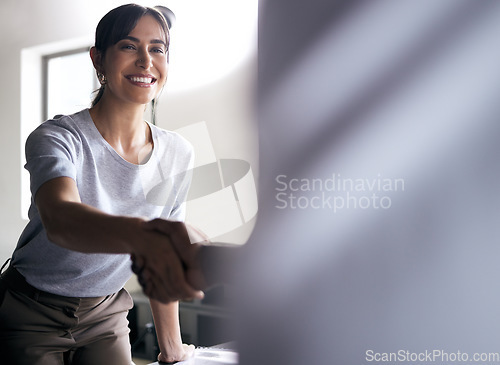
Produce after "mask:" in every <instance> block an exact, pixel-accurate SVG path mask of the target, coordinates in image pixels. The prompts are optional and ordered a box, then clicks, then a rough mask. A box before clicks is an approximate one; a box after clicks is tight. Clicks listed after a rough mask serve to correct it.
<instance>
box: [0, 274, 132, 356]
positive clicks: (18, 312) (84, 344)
mask: <svg viewBox="0 0 500 365" xmlns="http://www.w3.org/2000/svg"><path fill="white" fill-rule="evenodd" d="M132 305H133V303H132V298H131V297H130V295H129V294H128V293H127V291H126V290H125V289H122V290H120V291H119V292H118V293H115V294H113V295H109V296H106V297H100V298H70V297H62V296H59V295H54V294H50V293H46V292H43V291H40V290H38V289H35V288H34V287H32V286H31V285H29V284H28V283H27V282H26V280H25V279H24V277H23V276H22V275H21V274H20V273H19V272H18V271H17V270H16V269H14V268H13V267H9V269H7V271H6V272H5V273H4V274H3V275H2V276H1V278H0V363H2V364H9V365H16V364H30V365H49V364H50V365H59V364H80V365H84V364H88V365H99V364H103V365H104V364H105V365H115V364H116V365H128V364H130V363H131V362H132V359H131V349H130V341H129V328H128V320H127V314H128V311H129V309H131V308H132Z"/></svg>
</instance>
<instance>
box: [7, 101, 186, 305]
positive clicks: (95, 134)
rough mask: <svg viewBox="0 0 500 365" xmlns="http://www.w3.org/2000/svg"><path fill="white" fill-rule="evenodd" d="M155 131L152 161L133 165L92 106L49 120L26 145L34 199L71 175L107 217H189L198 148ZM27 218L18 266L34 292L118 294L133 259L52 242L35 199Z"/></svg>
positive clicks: (85, 198)
mask: <svg viewBox="0 0 500 365" xmlns="http://www.w3.org/2000/svg"><path fill="white" fill-rule="evenodd" d="M150 128H151V131H152V137H153V142H154V148H153V152H152V153H151V156H150V157H149V159H148V160H147V162H145V163H144V164H142V165H135V164H132V163H130V162H128V161H126V160H124V159H123V158H122V157H121V156H120V155H118V153H117V152H116V151H115V150H114V149H113V148H112V147H111V145H109V144H108V143H107V142H106V140H105V139H104V138H103V137H102V136H101V134H100V133H99V131H98V130H97V128H96V127H95V125H94V123H93V121H92V118H91V117H90V114H89V111H88V109H85V110H82V111H80V112H78V113H76V114H73V115H69V116H57V117H55V118H54V119H51V120H48V121H46V122H45V123H43V124H41V125H40V126H39V127H38V128H37V129H36V130H35V131H33V132H32V133H31V135H30V137H29V138H28V140H27V142H26V161H27V162H26V166H25V167H26V169H27V170H28V171H29V173H30V181H31V182H30V185H31V194H32V197H34V196H35V194H36V192H37V190H38V188H39V187H40V186H41V185H42V184H43V183H45V182H46V181H48V180H50V179H53V178H56V177H62V176H67V177H70V178H72V179H74V180H75V181H76V184H77V187H78V191H79V193H80V197H81V200H82V203H85V204H88V205H91V206H93V207H96V208H98V209H100V210H102V211H104V212H106V213H109V214H115V215H122V216H135V217H143V218H146V219H153V218H158V217H161V218H165V219H170V220H183V219H184V215H185V204H184V202H185V199H186V196H187V192H188V189H189V183H190V174H189V171H190V169H191V167H192V164H193V158H194V156H193V150H192V147H191V145H190V144H189V143H188V142H187V141H186V140H185V139H183V138H182V137H181V136H179V135H178V134H176V133H174V132H169V131H166V130H163V129H160V128H158V127H155V126H154V125H150ZM29 219H30V220H29V223H28V225H27V226H26V228H25V229H24V231H23V233H22V235H21V237H20V239H19V242H18V244H17V247H16V249H15V251H14V254H13V257H12V264H13V266H15V267H16V268H17V270H18V271H19V272H20V273H21V274H22V275H24V277H25V278H26V280H27V281H28V283H30V284H31V285H33V286H34V287H36V288H38V289H40V290H44V291H47V292H50V293H54V294H58V295H64V296H70V297H97V296H105V295H109V294H112V293H114V292H116V291H118V290H120V289H121V288H122V287H123V285H124V284H125V282H126V281H127V280H128V279H129V278H130V276H131V274H132V273H131V269H130V257H129V256H128V255H117V254H85V253H80V252H75V251H71V250H68V249H65V248H63V247H60V246H58V245H56V244H54V243H52V242H51V241H49V240H48V238H47V235H46V232H45V229H44V227H43V225H42V223H41V220H40V216H39V213H38V211H37V208H36V206H35V204H34V202H33V198H32V201H31V206H30V209H29ZM144 244H147V242H145V243H144Z"/></svg>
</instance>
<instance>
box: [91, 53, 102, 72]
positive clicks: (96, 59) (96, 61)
mask: <svg viewBox="0 0 500 365" xmlns="http://www.w3.org/2000/svg"><path fill="white" fill-rule="evenodd" d="M90 58H91V59H92V64H93V65H94V68H95V70H96V71H97V72H98V73H103V69H102V54H101V52H99V51H98V50H97V48H95V47H92V48H90Z"/></svg>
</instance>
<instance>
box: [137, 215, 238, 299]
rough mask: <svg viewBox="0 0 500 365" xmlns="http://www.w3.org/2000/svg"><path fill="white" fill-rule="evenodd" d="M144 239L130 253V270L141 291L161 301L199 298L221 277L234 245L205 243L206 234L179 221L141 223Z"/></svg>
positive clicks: (206, 240)
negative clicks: (225, 245)
mask: <svg viewBox="0 0 500 365" xmlns="http://www.w3.org/2000/svg"><path fill="white" fill-rule="evenodd" d="M141 224H142V227H141V228H142V229H143V233H144V235H145V236H146V237H145V241H143V242H142V243H140V244H137V245H136V246H135V250H134V252H132V254H131V259H132V271H133V272H134V273H135V274H136V275H137V277H138V280H139V283H140V284H141V286H142V289H143V291H144V293H145V294H146V295H147V296H148V297H149V298H152V299H155V300H157V301H159V302H162V303H168V302H172V301H176V300H191V299H202V298H203V296H204V293H203V290H205V289H206V288H207V287H209V286H210V285H213V284H215V283H217V282H221V281H224V278H223V276H225V271H226V270H227V267H228V265H227V262H225V261H226V260H227V259H229V258H228V255H232V254H233V253H234V252H235V251H238V250H237V249H235V248H228V247H220V246H214V247H212V246H209V245H208V243H209V242H210V241H209V239H208V237H206V236H205V234H203V233H202V232H201V231H199V230H197V229H196V228H195V227H193V226H191V225H188V224H184V223H182V222H174V221H168V220H164V219H154V220H152V221H147V222H146V221H144V222H142V223H141Z"/></svg>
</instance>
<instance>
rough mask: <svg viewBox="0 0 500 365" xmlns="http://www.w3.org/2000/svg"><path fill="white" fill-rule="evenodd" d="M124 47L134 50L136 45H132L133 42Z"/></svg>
mask: <svg viewBox="0 0 500 365" xmlns="http://www.w3.org/2000/svg"><path fill="white" fill-rule="evenodd" d="M122 49H131V50H134V49H135V47H134V46H133V45H132V44H126V45H124V46H123V47H122Z"/></svg>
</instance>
